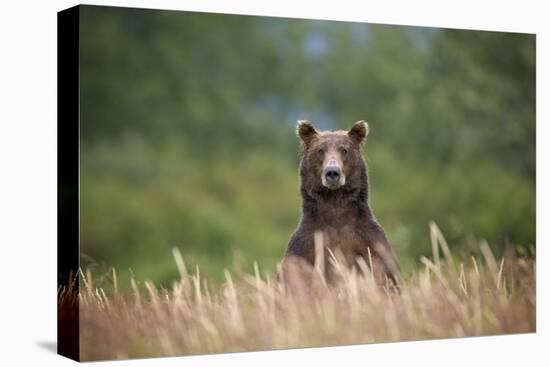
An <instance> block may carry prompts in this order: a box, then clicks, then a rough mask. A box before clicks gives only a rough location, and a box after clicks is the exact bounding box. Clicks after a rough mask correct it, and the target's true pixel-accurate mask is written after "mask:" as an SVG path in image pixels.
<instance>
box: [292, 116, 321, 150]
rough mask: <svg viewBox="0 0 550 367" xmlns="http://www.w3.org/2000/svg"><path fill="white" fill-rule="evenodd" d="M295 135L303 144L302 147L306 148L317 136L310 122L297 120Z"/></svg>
mask: <svg viewBox="0 0 550 367" xmlns="http://www.w3.org/2000/svg"><path fill="white" fill-rule="evenodd" d="M296 135H298V137H299V138H300V139H302V141H303V142H304V145H305V146H306V147H308V146H309V144H310V143H311V142H312V141H313V139H315V137H316V136H317V130H315V128H314V127H313V125H312V124H311V122H309V121H307V120H298V125H297V126H296Z"/></svg>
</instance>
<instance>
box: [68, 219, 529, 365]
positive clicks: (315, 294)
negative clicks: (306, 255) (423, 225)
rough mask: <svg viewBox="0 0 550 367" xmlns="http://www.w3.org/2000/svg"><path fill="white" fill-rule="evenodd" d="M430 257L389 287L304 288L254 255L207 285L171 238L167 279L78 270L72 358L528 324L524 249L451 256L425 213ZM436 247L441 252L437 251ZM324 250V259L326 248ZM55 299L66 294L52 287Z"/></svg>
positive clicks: (357, 278)
mask: <svg viewBox="0 0 550 367" xmlns="http://www.w3.org/2000/svg"><path fill="white" fill-rule="evenodd" d="M431 234H432V244H433V247H432V248H433V258H432V259H427V258H422V259H421V263H422V265H421V267H420V268H419V270H418V271H416V272H415V273H414V274H413V275H412V276H411V277H410V278H408V279H405V280H403V282H402V284H401V289H400V292H399V293H396V292H394V291H392V290H390V289H389V288H388V287H380V286H377V285H376V284H375V281H374V276H373V274H371V273H370V272H369V270H368V267H366V268H365V269H363V271H357V270H355V269H351V270H350V269H348V268H346V267H344V266H339V264H338V263H335V264H334V265H335V266H336V268H337V270H338V271H337V272H338V278H339V281H338V282H337V283H336V284H335V285H332V286H330V285H327V284H326V282H325V281H324V279H323V277H322V276H321V275H320V274H322V272H317V274H318V279H314V281H313V283H312V284H310V286H309V287H308V288H307V290H303V289H302V290H297V289H294V288H293V289H290V288H288V287H285V286H284V285H283V283H281V282H277V281H275V280H274V279H273V277H271V276H269V275H263V274H261V272H260V269H259V268H258V266H257V264H255V266H254V269H255V271H254V274H241V275H240V276H238V279H234V278H233V275H231V274H230V273H229V272H228V271H225V282H224V283H223V284H222V285H218V286H214V285H212V284H211V283H209V282H207V281H206V280H204V279H202V278H201V276H200V271H199V268H198V267H196V268H195V269H194V271H193V272H191V273H190V272H188V271H187V269H186V266H185V263H184V260H183V258H182V256H181V254H180V252H179V251H178V250H177V249H175V250H174V258H175V262H176V265H177V268H178V270H179V275H180V277H179V279H177V280H175V281H174V283H173V286H172V287H171V288H170V289H163V288H159V287H157V286H155V285H154V284H152V283H151V282H147V281H146V282H144V283H143V284H138V282H137V280H135V279H132V280H131V289H132V291H131V292H122V291H121V290H119V285H118V284H117V280H116V272H115V271H114V270H113V273H112V276H111V277H110V278H111V280H112V282H111V284H110V285H109V287H108V288H109V291H107V290H106V289H105V288H104V287H101V286H97V285H95V284H94V279H93V277H92V274H91V273H90V272H89V271H84V272H82V271H81V274H80V281H81V283H82V286H81V291H80V294H79V295H78V302H79V305H80V337H81V340H80V355H81V359H82V360H97V359H122V358H134V357H153V356H171V355H185V354H202V353H217V352H234V351H252V350H265V349H278V348H299V347H312V346H329V345H342V344H357V343H374V342H384V341H405V340H419V339H433V338H450V337H464V336H476V335H495V334H507V333H524V332H533V331H535V311H536V306H535V303H536V302H535V261H534V260H533V259H525V258H518V257H516V256H515V255H514V254H513V253H509V254H507V255H506V256H504V257H503V258H501V259H495V257H494V256H493V253H492V252H491V250H490V248H489V245H488V244H487V243H486V242H482V243H481V244H480V250H481V254H482V256H481V257H480V258H474V257H471V258H467V259H462V260H460V261H459V260H458V259H455V258H453V256H452V254H451V253H450V251H449V246H448V245H447V243H446V241H445V239H444V238H443V236H442V235H441V233H440V232H439V229H438V228H437V226H435V224H431ZM440 252H441V254H440ZM332 261H336V262H337V260H335V259H333V260H332ZM58 296H59V301H60V302H61V303H64V302H75V301H76V298H75V297H74V296H73V295H71V292H69V291H68V290H65V289H60V290H59V292H58Z"/></svg>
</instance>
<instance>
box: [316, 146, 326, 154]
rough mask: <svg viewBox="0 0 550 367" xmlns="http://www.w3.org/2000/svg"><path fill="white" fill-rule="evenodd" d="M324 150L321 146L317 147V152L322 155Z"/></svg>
mask: <svg viewBox="0 0 550 367" xmlns="http://www.w3.org/2000/svg"><path fill="white" fill-rule="evenodd" d="M324 152H325V151H324V150H323V149H322V148H319V149H317V154H319V155H322V154H323V153H324Z"/></svg>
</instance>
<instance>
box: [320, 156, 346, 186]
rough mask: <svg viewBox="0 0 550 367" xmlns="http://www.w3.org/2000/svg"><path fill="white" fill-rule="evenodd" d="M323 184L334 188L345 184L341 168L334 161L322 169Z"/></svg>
mask: <svg viewBox="0 0 550 367" xmlns="http://www.w3.org/2000/svg"><path fill="white" fill-rule="evenodd" d="M322 181H323V186H325V187H327V188H329V189H331V190H335V189H337V188H339V187H341V186H343V185H344V184H345V177H344V175H343V174H342V169H341V168H340V166H339V165H338V164H336V162H334V163H333V164H328V165H327V166H326V167H325V169H324V171H323V179H322Z"/></svg>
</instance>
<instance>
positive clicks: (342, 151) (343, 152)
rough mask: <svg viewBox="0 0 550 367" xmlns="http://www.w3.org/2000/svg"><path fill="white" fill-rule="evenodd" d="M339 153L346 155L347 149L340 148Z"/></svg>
mask: <svg viewBox="0 0 550 367" xmlns="http://www.w3.org/2000/svg"><path fill="white" fill-rule="evenodd" d="M340 154H342V155H346V154H348V150H347V149H346V148H340Z"/></svg>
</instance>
